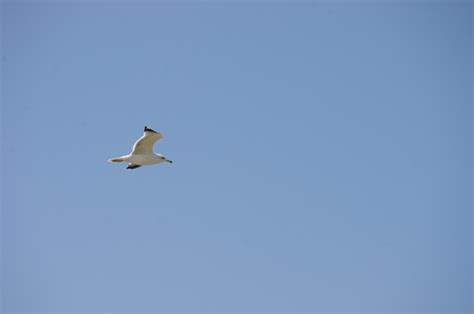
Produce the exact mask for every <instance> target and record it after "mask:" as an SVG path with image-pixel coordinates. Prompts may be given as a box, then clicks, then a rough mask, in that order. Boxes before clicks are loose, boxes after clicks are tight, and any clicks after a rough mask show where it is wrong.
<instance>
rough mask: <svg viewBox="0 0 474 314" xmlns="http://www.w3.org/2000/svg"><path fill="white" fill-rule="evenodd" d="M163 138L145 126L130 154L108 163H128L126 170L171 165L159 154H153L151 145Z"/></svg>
mask: <svg viewBox="0 0 474 314" xmlns="http://www.w3.org/2000/svg"><path fill="white" fill-rule="evenodd" d="M161 138H163V136H162V135H161V133H160V132H156V131H155V130H153V129H150V128H149V127H147V126H145V128H144V130H143V136H142V137H140V138H139V139H138V140H137V141H136V142H135V144H133V148H132V152H131V153H130V154H128V155H125V156H122V157H116V158H111V159H109V162H128V166H127V168H126V169H137V168H139V167H141V166H145V165H154V164H159V163H162V162H168V163H172V161H171V160H169V159H168V158H166V157H165V156H163V155H161V154H156V153H154V152H153V144H155V143H156V142H157V141H158V140H159V139H161Z"/></svg>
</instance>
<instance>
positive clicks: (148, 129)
mask: <svg viewBox="0 0 474 314" xmlns="http://www.w3.org/2000/svg"><path fill="white" fill-rule="evenodd" d="M143 132H153V133H158V132H156V131H155V130H152V129H150V128H149V127H147V126H145V129H144V130H143Z"/></svg>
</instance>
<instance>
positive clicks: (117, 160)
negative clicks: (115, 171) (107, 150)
mask: <svg viewBox="0 0 474 314" xmlns="http://www.w3.org/2000/svg"><path fill="white" fill-rule="evenodd" d="M128 157H129V156H122V157H116V158H111V159H109V162H128V161H129V159H130V158H128Z"/></svg>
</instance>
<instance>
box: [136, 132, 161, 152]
mask: <svg viewBox="0 0 474 314" xmlns="http://www.w3.org/2000/svg"><path fill="white" fill-rule="evenodd" d="M162 137H163V136H162V135H161V133H158V132H156V131H154V130H152V129H150V128H147V127H145V130H144V132H143V136H142V137H140V138H139V139H138V140H137V141H136V142H135V144H133V149H132V153H131V154H132V155H148V154H153V144H155V142H156V141H158V140H159V139H160V138H162Z"/></svg>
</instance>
